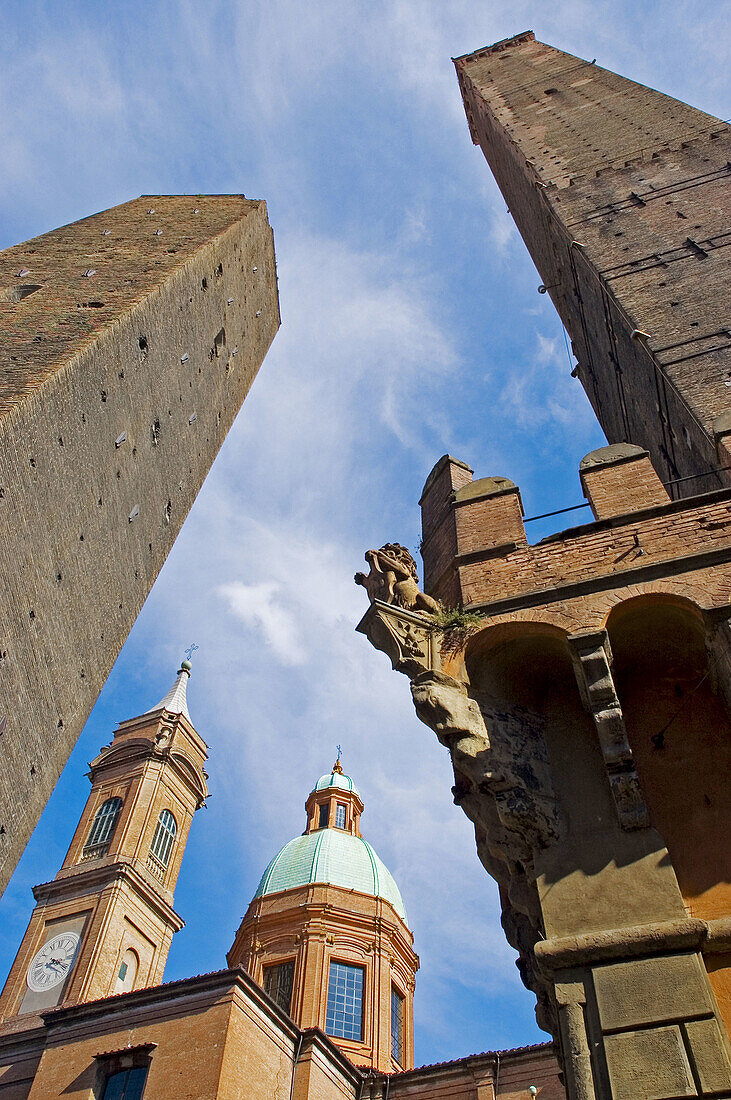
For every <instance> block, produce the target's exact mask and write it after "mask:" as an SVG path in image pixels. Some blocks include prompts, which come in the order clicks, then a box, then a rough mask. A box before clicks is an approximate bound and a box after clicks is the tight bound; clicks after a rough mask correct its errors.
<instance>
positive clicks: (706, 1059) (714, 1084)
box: [684, 1020, 731, 1093]
mask: <svg viewBox="0 0 731 1100" xmlns="http://www.w3.org/2000/svg"><path fill="white" fill-rule="evenodd" d="M684 1026H685V1031H686V1034H687V1036H688V1044H689V1046H690V1054H691V1058H692V1059H693V1062H694V1064H695V1070H696V1073H697V1074H698V1080H699V1081H700V1083H701V1088H702V1089H703V1092H704V1093H706V1092H721V1091H722V1090H723V1089H727V1088H728V1084H729V1080H731V1063H729V1057H728V1051H727V1049H726V1045H725V1043H724V1041H723V1038H722V1036H721V1030H720V1028H719V1026H718V1024H717V1022H716V1021H715V1020H693V1021H692V1022H691V1023H689V1024H685V1025H684Z"/></svg>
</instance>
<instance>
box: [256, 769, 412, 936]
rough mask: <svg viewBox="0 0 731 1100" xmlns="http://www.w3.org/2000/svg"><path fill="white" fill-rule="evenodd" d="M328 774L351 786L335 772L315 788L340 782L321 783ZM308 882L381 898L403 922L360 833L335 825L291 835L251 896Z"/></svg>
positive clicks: (389, 884)
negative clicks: (292, 837)
mask: <svg viewBox="0 0 731 1100" xmlns="http://www.w3.org/2000/svg"><path fill="white" fill-rule="evenodd" d="M331 778H332V779H338V780H341V781H342V780H347V782H348V783H350V784H351V786H350V787H347V788H345V789H346V790H354V788H353V787H352V780H350V779H349V778H348V776H345V775H338V774H337V773H335V774H334V775H332V776H330V775H324V776H323V777H322V779H321V780H319V782H318V787H317V789H319V790H322V789H323V787H325V786H340V784H339V783H338V784H334V783H333V784H330V783H329V782H328V783H323V780H328V781H329V780H330V779H331ZM321 783H322V784H323V787H321V786H320V784H321ZM311 882H321V883H329V884H330V885H332V886H341V887H343V888H344V889H345V890H358V891H359V892H360V893H362V894H370V895H372V896H373V897H377V898H383V899H384V901H388V902H390V903H391V905H392V906H393V907H394V909H395V910H396V912H397V913H398V915H399V916H400V917H401V919H402V920H403V921H404V922H406V910H405V909H404V903H403V900H402V898H401V894H400V893H399V888H398V886H397V885H396V883H395V882H394V880H393V876H392V875H391V872H390V871H389V870H388V868H387V867H386V866H385V864H384V863H382V862H381V860H380V859H379V858H378V856H377V855H376V853H375V852H374V851H373V849H372V848H371V846H370V844H369V843H368V842H367V841H366V840H363V838H362V837H358V836H353V835H352V834H351V833H345V832H340V830H336V829H320V830H319V831H318V832H314V833H306V834H305V835H304V836H297V837H295V838H294V840H290V841H289V843H288V844H285V845H284V847H283V848H281V849H280V850H279V852H277V854H276V855H275V857H274V859H273V860H272V861H271V863H270V864H269V866H268V867H267V869H266V871H265V872H264V874H263V875H262V879H261V882H260V883H259V886H258V888H257V891H256V893H255V894H254V897H256V898H260V897H264V896H266V895H267V894H278V893H279V892H280V890H293V889H294V888H295V887H297V886H306V885H308V884H309V883H311Z"/></svg>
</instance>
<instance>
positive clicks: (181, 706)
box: [146, 661, 192, 722]
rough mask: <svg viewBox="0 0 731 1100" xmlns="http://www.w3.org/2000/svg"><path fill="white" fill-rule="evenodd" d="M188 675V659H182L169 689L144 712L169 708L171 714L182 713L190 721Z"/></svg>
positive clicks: (149, 712)
mask: <svg viewBox="0 0 731 1100" xmlns="http://www.w3.org/2000/svg"><path fill="white" fill-rule="evenodd" d="M189 676H190V661H183V663H182V664H181V666H180V668H179V669H178V675H177V678H176V680H175V683H174V684H173V686H172V687H171V688H170V691H169V692H168V693H167V695H164V696H163V697H162V699H161V700H160V702H159V703H156V704H155V706H154V707H150V709H149V710H148V711H146V713H147V714H152V713H153V711H156V710H169V711H170V713H171V714H184V715H185V717H186V718H187V719H188V721H189V722H192V718H191V717H190V714H189V713H188V700H187V697H186V690H187V687H188V677H189Z"/></svg>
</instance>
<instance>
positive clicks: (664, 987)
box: [594, 954, 713, 1095]
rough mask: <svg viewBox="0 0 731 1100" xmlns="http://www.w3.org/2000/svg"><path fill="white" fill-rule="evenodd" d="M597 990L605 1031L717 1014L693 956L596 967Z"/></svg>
mask: <svg viewBox="0 0 731 1100" xmlns="http://www.w3.org/2000/svg"><path fill="white" fill-rule="evenodd" d="M594 988H595V990H596V999H597V1004H598V1006H599V1017H600V1019H601V1024H602V1029H603V1030H604V1031H612V1030H615V1029H617V1028H624V1027H636V1026H637V1025H639V1024H649V1023H659V1022H660V1021H662V1020H673V1019H679V1018H682V1017H688V1016H701V1015H704V1014H710V1013H711V1012H712V1011H713V1007H712V1005H711V999H710V996H709V993H708V980H707V978H706V976H705V973H704V972H703V966H702V963H701V961H700V957H699V956H698V955H695V954H688V955H669V956H665V957H658V958H654V959H633V960H632V961H628V962H621V963H614V964H612V965H610V966H600V967H597V968H596V969H595V970H594ZM683 1095H684V1094H683Z"/></svg>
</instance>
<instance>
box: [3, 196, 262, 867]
mask: <svg viewBox="0 0 731 1100" xmlns="http://www.w3.org/2000/svg"><path fill="white" fill-rule="evenodd" d="M150 210H154V214H150V213H149V211H150ZM158 230H160V233H158ZM89 269H94V270H95V272H96V274H94V275H92V276H90V277H84V276H83V272H84V271H85V270H89ZM25 270H27V271H28V274H25V275H23V276H22V278H21V277H20V276H19V275H18V272H21V271H25ZM36 284H37V285H38V286H39V287H40V289H38V290H36V291H34V292H33V293H31V294H29V295H27V296H26V297H24V298H22V299H21V300H19V301H12V293H13V292H15V291H16V290H17V289H18V287H20V286H21V285H22V286H29V285H36ZM2 287H5V291H6V299H7V297H8V295H11V300H6V301H5V303H4V304H3V305H2V306H1V307H0V308H1V309H2V312H3V327H2V332H1V334H0V357H1V359H0V362H1V363H2V370H1V371H0V413H1V415H0V442H1V446H0V574H1V578H2V591H3V608H2V611H3V614H2V621H3V633H2V641H1V643H0V719H2V722H3V724H2V729H3V732H2V733H0V743H1V747H2V755H3V760H4V767H3V769H2V772H1V773H0V889H2V888H3V887H4V885H5V883H6V882H7V879H8V877H9V875H10V873H11V872H12V870H13V868H14V866H15V863H16V862H17V860H18V858H19V856H20V853H21V852H22V850H23V848H24V846H25V844H26V841H27V839H28V837H29V836H30V833H31V831H32V829H33V827H34V826H35V823H36V821H37V820H38V817H39V816H40V813H41V811H42V809H43V807H44V805H45V803H46V800H47V798H48V796H49V795H50V793H51V791H52V789H53V787H54V785H55V783H56V780H57V779H58V776H59V774H60V772H61V769H62V767H63V765H64V763H65V761H66V759H67V757H68V754H69V752H70V751H71V748H72V747H73V745H74V743H75V741H76V739H77V737H78V735H79V733H80V731H81V729H82V727H83V724H84V722H85V721H86V718H87V716H88V714H89V711H90V710H91V707H92V706H93V704H94V702H95V700H96V698H97V695H98V693H99V691H100V690H101V687H102V685H103V683H104V681H105V679H106V677H107V675H108V673H109V670H110V668H111V666H112V664H113V663H114V660H115V659H116V657H117V654H118V653H119V650H120V648H121V646H122V643H123V642H124V640H125V638H126V636H127V634H128V632H129V629H130V627H131V626H132V623H133V622H134V620H135V618H136V616H137V614H138V612H139V610H140V608H141V607H142V604H143V602H144V600H145V598H146V597H147V594H148V592H149V590H150V588H151V586H152V583H153V581H154V579H155V577H156V576H157V574H158V572H159V570H160V568H161V566H162V564H163V562H164V561H165V558H166V556H167V554H168V552H169V550H170V548H171V546H172V544H173V542H174V540H175V537H176V535H177V533H178V531H179V530H180V527H181V524H182V522H183V520H184V519H185V516H186V515H187V512H188V510H189V508H190V506H191V504H192V503H193V500H194V499H195V496H196V494H197V492H198V490H199V489H200V487H201V485H202V483H203V479H204V478H205V476H206V473H207V472H208V469H209V468H210V465H211V463H212V461H213V459H214V457H215V455H216V453H217V452H218V449H219V447H220V446H221V444H222V442H223V440H224V438H225V436H226V433H227V431H228V429H229V428H230V426H231V424H232V422H233V419H234V417H235V415H236V413H237V412H238V410H239V408H240V406H241V404H242V402H243V400H244V398H245V396H246V394H247V392H248V390H249V388H250V386H251V383H252V381H253V379H254V377H255V375H256V373H257V371H258V369H259V366H260V364H261V362H262V359H263V358H264V355H265V353H266V351H267V348H268V347H269V345H270V343H271V341H272V339H273V337H274V334H275V333H276V330H277V328H278V325H279V309H278V300H277V289H276V271H275V260H274V251H273V241H272V233H271V229H270V227H269V224H268V222H267V216H266V207H265V205H264V203H262V202H252V201H247V200H245V199H243V198H241V197H240V196H208V197H206V196H202V197H201V196H198V197H195V198H188V197H174V196H173V197H171V196H154V197H145V198H142V199H137V200H134V201H133V202H131V203H127V204H125V205H123V206H121V207H117V208H115V209H113V210H109V211H105V212H103V213H101V214H96V215H94V216H93V217H91V218H87V219H85V220H84V221H83V222H79V223H76V224H75V225H71V226H66V227H65V228H63V229H59V230H56V231H54V232H52V233H48V234H45V235H44V236H42V237H38V238H35V239H34V240H32V241H28V242H26V243H25V244H23V245H18V246H16V247H15V248H12V249H8V250H7V251H6V252H4V253H2V255H0V289H2ZM95 303H102V304H101V305H99V304H95Z"/></svg>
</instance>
